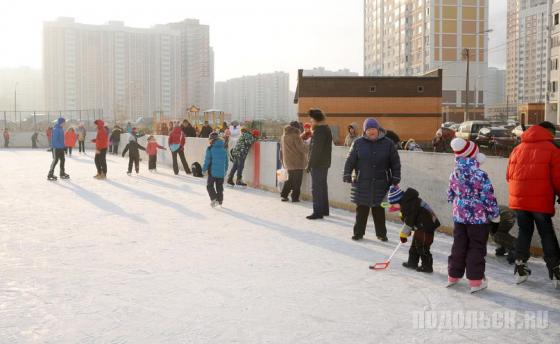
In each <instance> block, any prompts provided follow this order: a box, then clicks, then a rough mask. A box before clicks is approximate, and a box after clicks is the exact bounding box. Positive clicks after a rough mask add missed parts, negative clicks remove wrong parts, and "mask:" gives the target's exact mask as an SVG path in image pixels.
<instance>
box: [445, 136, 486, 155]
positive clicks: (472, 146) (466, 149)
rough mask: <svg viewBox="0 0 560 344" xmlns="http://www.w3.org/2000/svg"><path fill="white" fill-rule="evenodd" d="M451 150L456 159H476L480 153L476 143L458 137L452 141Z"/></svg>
mask: <svg viewBox="0 0 560 344" xmlns="http://www.w3.org/2000/svg"><path fill="white" fill-rule="evenodd" d="M451 149H453V152H454V153H455V156H456V157H463V158H473V159H475V158H476V156H477V154H478V153H479V150H478V146H477V145H476V143H474V142H472V141H467V140H464V139H462V138H458V137H457V138H454V139H453V140H452V141H451Z"/></svg>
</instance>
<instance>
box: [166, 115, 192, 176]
mask: <svg viewBox="0 0 560 344" xmlns="http://www.w3.org/2000/svg"><path fill="white" fill-rule="evenodd" d="M168 144H169V149H170V150H171V155H172V157H173V172H174V173H175V175H178V174H179V164H178V163H177V155H179V157H180V158H181V163H182V164H183V168H184V169H185V172H186V173H187V174H191V169H190V168H189V164H188V163H187V159H186V158H185V135H184V134H183V131H182V130H181V127H179V125H175V127H174V128H173V130H172V131H171V134H169V139H168Z"/></svg>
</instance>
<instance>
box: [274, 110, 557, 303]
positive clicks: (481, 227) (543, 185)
mask: <svg viewBox="0 0 560 344" xmlns="http://www.w3.org/2000/svg"><path fill="white" fill-rule="evenodd" d="M309 118H310V121H311V123H312V133H311V135H310V137H311V140H310V145H309V147H306V146H305V144H304V143H303V140H301V137H300V138H299V139H298V130H297V129H296V128H293V127H292V126H289V127H286V128H285V129H284V136H283V137H282V141H281V148H282V162H283V166H284V168H285V169H287V170H288V173H289V178H288V181H287V182H286V183H285V185H284V189H283V190H282V193H281V198H282V200H283V201H287V200H288V198H287V197H288V194H289V192H290V191H291V192H292V198H293V199H294V195H296V196H295V198H296V200H299V194H300V187H301V175H302V174H303V171H304V170H305V171H307V172H310V173H311V184H312V196H313V214H311V215H310V216H308V217H307V218H308V219H321V218H323V217H324V216H328V215H329V205H328V188H327V185H326V180H327V174H328V169H329V167H330V163H331V161H330V156H331V147H332V136H331V134H330V129H329V128H328V126H327V125H326V124H325V116H324V114H323V113H322V112H321V111H320V110H318V109H311V110H310V111H309ZM555 131H556V128H555V127H554V125H552V124H551V123H548V122H543V123H541V124H540V125H535V126H533V127H531V128H530V129H528V130H527V131H526V132H525V133H524V134H523V136H522V140H521V144H520V145H519V146H518V147H516V148H515V150H514V151H513V153H512V155H511V157H510V160H509V165H508V170H507V175H506V179H507V181H508V183H509V186H510V198H509V207H510V208H511V210H513V211H514V212H515V216H516V217H517V223H518V226H519V237H518V238H517V240H515V250H514V252H515V261H514V263H515V268H514V274H515V276H516V280H517V283H523V282H524V281H525V280H527V278H528V276H529V275H530V274H531V270H530V269H529V268H528V267H527V260H528V258H529V248H530V245H531V240H532V236H533V231H534V227H535V226H536V228H537V230H538V231H539V234H540V237H541V241H542V247H543V251H544V259H545V262H546V265H547V268H548V271H549V277H550V279H551V280H552V281H553V283H554V285H555V286H556V287H557V288H558V287H560V248H559V244H558V239H557V237H556V233H555V231H554V228H553V224H552V216H554V212H555V211H554V203H555V199H556V197H560V151H559V150H558V148H557V147H556V146H555V145H554V144H553V138H554V135H555ZM386 132H387V131H386V130H385V129H383V128H382V127H381V126H380V123H379V122H378V121H377V120H375V119H373V118H369V119H366V120H365V121H364V123H363V135H362V136H360V137H358V136H357V135H355V133H357V125H356V124H352V125H351V126H349V136H347V140H346V142H345V143H346V145H347V146H349V147H350V149H349V152H348V156H347V159H346V162H345V166H344V174H343V181H344V182H345V183H350V184H351V199H352V202H353V203H355V204H356V222H355V224H354V235H353V236H352V239H353V240H356V241H359V240H362V239H363V237H364V235H365V229H366V225H367V218H368V216H369V213H370V211H371V213H372V216H373V220H374V225H375V232H376V236H377V238H378V239H379V240H381V241H387V240H388V239H387V230H386V226H385V208H389V211H398V212H400V215H401V219H402V220H403V222H404V224H403V228H402V230H401V233H400V240H401V242H403V243H404V242H406V241H407V238H408V237H409V236H410V235H412V233H414V237H413V241H412V245H411V247H410V250H409V258H408V260H407V261H406V262H405V263H404V264H403V266H405V267H406V268H412V269H416V270H417V271H420V272H428V273H429V272H432V271H433V266H432V265H433V259H432V256H431V253H430V246H431V245H432V243H433V240H434V233H435V230H436V229H437V228H438V227H439V226H440V225H441V224H440V222H439V220H438V217H437V215H436V214H435V213H434V211H433V210H432V208H431V207H430V206H429V205H428V203H427V202H425V201H424V200H423V199H422V198H420V194H419V192H418V191H417V190H415V189H413V188H408V189H406V190H401V189H400V186H399V184H400V180H401V163H400V158H399V154H398V151H397V149H396V147H395V143H394V141H393V140H391V139H389V138H388V137H387V135H386ZM450 146H451V148H452V150H453V153H454V154H455V168H454V170H453V172H452V173H451V176H450V179H449V187H448V201H449V202H451V203H452V204H453V221H454V228H453V235H454V241H453V246H452V249H451V254H450V256H449V260H448V284H447V286H448V287H452V286H454V285H456V284H457V283H459V282H460V280H461V278H463V277H464V275H465V274H466V277H467V279H468V284H469V287H470V290H471V292H473V293H474V292H478V291H480V290H483V289H485V288H487V286H488V281H487V278H486V274H485V264H486V263H485V256H486V253H487V243H488V238H489V235H490V233H496V232H497V231H498V228H500V227H503V226H505V227H508V226H509V227H510V224H511V222H512V219H511V218H509V217H512V216H508V217H507V218H503V219H502V218H501V217H500V213H501V212H502V213H509V212H511V211H510V210H509V209H508V210H507V212H504V211H502V210H501V209H500V207H499V206H498V202H497V199H496V197H495V195H494V188H493V186H492V183H491V181H490V178H489V177H488V174H487V173H486V172H485V171H483V170H482V169H481V165H482V164H483V163H484V162H485V160H486V157H485V156H484V154H481V153H480V151H479V148H478V146H477V145H476V144H475V143H474V142H472V141H467V140H464V139H460V138H456V139H454V140H452V141H451V143H450ZM306 156H307V157H306ZM303 166H305V167H303ZM385 200H387V202H386V201H385ZM559 202H560V201H559ZM502 208H504V207H502ZM503 222H507V224H506V223H503ZM502 225H503V226H502ZM420 262H421V265H419V264H420Z"/></svg>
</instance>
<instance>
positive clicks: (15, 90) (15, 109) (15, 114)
mask: <svg viewBox="0 0 560 344" xmlns="http://www.w3.org/2000/svg"><path fill="white" fill-rule="evenodd" d="M17 85H18V83H17V82H16V84H15V86H14V120H15V121H17ZM19 128H20V129H21V121H19Z"/></svg>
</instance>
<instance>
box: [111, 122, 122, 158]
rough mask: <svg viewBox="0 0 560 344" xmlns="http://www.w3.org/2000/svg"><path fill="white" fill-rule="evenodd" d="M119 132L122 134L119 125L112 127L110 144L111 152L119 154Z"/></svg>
mask: <svg viewBox="0 0 560 344" xmlns="http://www.w3.org/2000/svg"><path fill="white" fill-rule="evenodd" d="M121 134H122V129H121V128H120V127H119V126H116V125H115V127H114V128H113V131H112V132H111V139H110V141H111V145H112V149H111V152H112V153H113V154H115V155H118V154H119V144H120V142H121Z"/></svg>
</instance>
